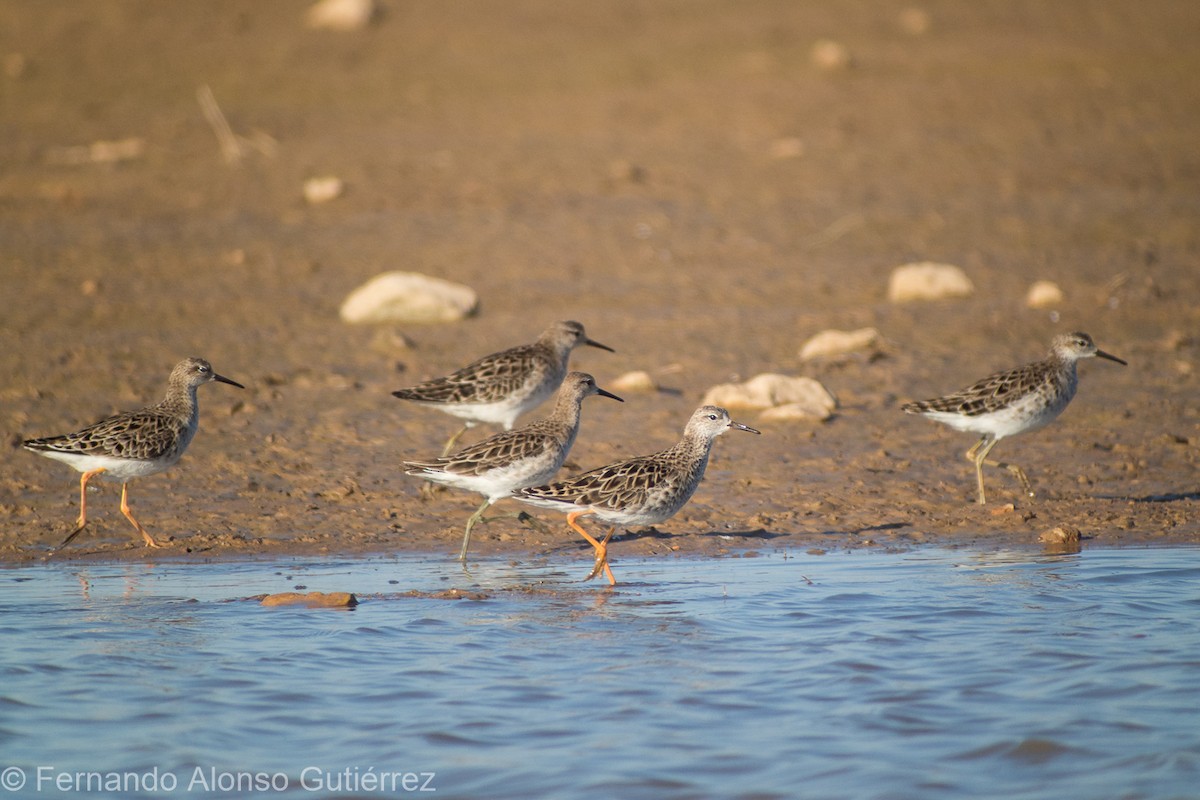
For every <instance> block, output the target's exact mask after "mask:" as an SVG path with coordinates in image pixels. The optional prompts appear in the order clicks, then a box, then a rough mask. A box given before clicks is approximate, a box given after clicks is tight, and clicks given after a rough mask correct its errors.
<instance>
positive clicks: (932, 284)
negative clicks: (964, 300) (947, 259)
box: [888, 261, 975, 303]
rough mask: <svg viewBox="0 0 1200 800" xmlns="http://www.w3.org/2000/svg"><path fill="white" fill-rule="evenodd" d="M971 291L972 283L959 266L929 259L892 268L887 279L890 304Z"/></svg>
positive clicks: (939, 297)
mask: <svg viewBox="0 0 1200 800" xmlns="http://www.w3.org/2000/svg"><path fill="white" fill-rule="evenodd" d="M974 292H975V284H973V283H971V279H970V278H968V277H967V274H966V273H965V272H963V271H962V270H961V269H960V268H958V267H956V266H954V265H953V264H937V263H934V262H932V261H922V262H919V263H915V264H904V265H903V266H899V267H896V268H895V269H894V270H892V277H891V280H890V281H889V282H888V300H890V301H892V302H893V303H905V302H908V301H910V300H938V299H941V298H943V297H966V296H967V295H970V294H973V293H974Z"/></svg>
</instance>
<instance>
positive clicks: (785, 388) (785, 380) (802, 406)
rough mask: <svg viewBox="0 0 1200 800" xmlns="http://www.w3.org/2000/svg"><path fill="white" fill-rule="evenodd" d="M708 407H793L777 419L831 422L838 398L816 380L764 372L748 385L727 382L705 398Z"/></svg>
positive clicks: (712, 389) (780, 413)
mask: <svg viewBox="0 0 1200 800" xmlns="http://www.w3.org/2000/svg"><path fill="white" fill-rule="evenodd" d="M703 403H704V404H706V405H715V406H724V407H725V408H744V409H750V410H758V411H765V410H766V409H774V408H776V407H783V406H793V407H792V408H788V409H786V410H781V411H776V412H774V413H775V414H777V415H778V416H777V417H776V418H777V419H800V418H804V419H821V420H825V419H829V418H830V417H831V416H833V411H834V409H836V408H837V398H836V397H834V396H833V394H832V393H831V392H830V391H829V390H828V389H826V388H825V387H824V386H822V385H821V383H820V382H819V381H816V380H813V379H812V378H805V377H799V378H793V377H788V376H787V375H777V374H774V373H769V372H767V373H763V374H761V375H756V376H755V377H753V378H751V379H750V380H748V381H746V382H745V383H723V384H720V385H717V386H714V387H712V388H711V389H709V390H708V392H707V393H706V394H705V395H704V400H703Z"/></svg>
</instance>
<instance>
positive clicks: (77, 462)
mask: <svg viewBox="0 0 1200 800" xmlns="http://www.w3.org/2000/svg"><path fill="white" fill-rule="evenodd" d="M37 452H38V454H39V455H43V456H46V458H52V459H54V460H55V461H61V462H63V463H64V464H70V465H71V466H72V467H74V468H75V469H77V470H79V471H80V472H90V471H91V470H96V469H103V470H104V472H102V473H100V476H99V477H101V478H105V479H107V480H112V481H128V480H132V479H133V478H144V477H146V476H147V475H156V474H158V473H159V472H162V471H163V470H165V469H167V468H168V467H170V466H172V465H173V464H175V462H177V461H178V460H179V458H178V456H176V457H175V458H172V459H162V460H160V461H141V460H138V459H131V458H114V457H113V456H96V455H85V454H81V453H64V452H60V451H57V450H39V451H37Z"/></svg>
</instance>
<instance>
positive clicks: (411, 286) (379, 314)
mask: <svg viewBox="0 0 1200 800" xmlns="http://www.w3.org/2000/svg"><path fill="white" fill-rule="evenodd" d="M478 306H479V298H478V296H477V295H476V294H475V291H474V290H473V289H471V288H470V287H468V286H463V285H462V284H459V283H451V282H450V281H446V280H442V279H441V278H433V277H430V276H428V275H422V274H420V273H417V272H385V273H383V274H382V275H377V276H375V277H374V278H372V279H371V280H369V281H367V282H366V283H365V284H363V285H362V286H360V287H358V288H357V289H355V290H354V291H353V292H351V293H350V294H349V296H347V297H346V299H345V301H344V302H343V303H342V308H341V312H340V313H341V317H342V320H343V321H344V322H349V323H355V324H358V323H378V322H410V323H411V322H456V321H458V320H461V319H464V318H465V317H468V316H470V315H471V314H473V313H475V310H476V309H477V308H478Z"/></svg>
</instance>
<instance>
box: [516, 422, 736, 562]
mask: <svg viewBox="0 0 1200 800" xmlns="http://www.w3.org/2000/svg"><path fill="white" fill-rule="evenodd" d="M730 428H737V429H738V430H743V431H749V432H750V433H759V431H757V430H755V429H754V428H751V427H748V426H746V425H743V424H741V423H740V422H734V421H733V420H731V419H730V418H729V412H728V411H726V410H725V409H723V408H720V407H718V406H700V408H698V409H696V410H695V412H693V413H692V417H691V419H689V420H688V423H687V426H686V427H685V428H684V429H683V438H682V439H680V441H679V443H678V444H676V445H675V446H674V447H671V448H670V449H668V450H663V451H662V452H659V453H654V454H652V455H648V456H639V457H637V458H632V459H629V460H628V461H618V462H616V463H615V464H609V465H608V466H605V467H599V468H598V469H594V470H591V471H590V472H585V473H583V474H582V475H579V476H576V477H574V478H570V479H568V480H565V481H558V482H556V483H551V484H549V485H546V486H534V487H531V488H528V489H520V490H518V491H517V492H516V494H515V496H516V498H517V499H518V500H523V501H525V502H526V503H531V504H533V505H536V506H541V507H542V508H553V509H555V510H556V511H565V512H567V525H569V526H570V527H571V528H572V529H573V530H574V531H575V532H576V533H578V534H580V535H581V536H583V538H584V539H586V540H587V541H588V542H589V543H590V544H591V545H592V547H593V548H595V550H596V564H595V566H594V567H593V568H592V571H591V573H590V574H589V575H588V576H587V577H586V578H584V580H591V579H592V578H594V577H596V576H597V575H599V574H600V572H601V571H602V570H603V572H604V574H605V575H606V576H607V577H608V582H609V583H610V584H613V585H615V584H616V582H617V581H616V579H615V578H613V574H612V569H611V568H610V567H609V566H608V543H609V541H610V540H611V539H612V536H613V533H614V532H615V531H616V526H617V525H657V524H658V523H660V522H663V521H665V520H667V519H670V518H671V517H672V516H674V515H675V513H676V512H678V511H679V509H681V508H683V507H684V505H686V504H687V501H688V500H690V499H691V497H692V494H693V493H695V491H696V487H697V486H699V485H700V481H701V479H702V478H703V477H704V469H705V467H707V466H708V454H709V452H710V451H711V450H712V443H713V439H715V438H717V437H718V436H720V435H721V434H722V433H724V432H725V431H727V430H729V429H730ZM587 514H594V515H595V516H596V517H598V518H599V519H601V520H603V521H604V522H609V523H612V527H611V528H609V531H608V534H607V535H606V536H605V537H604V538H603V539H602V540H600V541H597V540H596V539H595V538H593V537H592V536H591V535H589V534H588V532H587V531H585V530H584V529H583V528H581V527H580V526H579V525H578V524H577V522H576V520H578V519H579V518H580V517H582V516H585V515H587Z"/></svg>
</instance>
